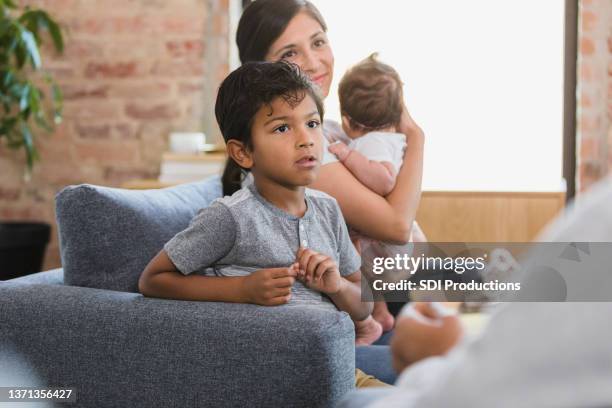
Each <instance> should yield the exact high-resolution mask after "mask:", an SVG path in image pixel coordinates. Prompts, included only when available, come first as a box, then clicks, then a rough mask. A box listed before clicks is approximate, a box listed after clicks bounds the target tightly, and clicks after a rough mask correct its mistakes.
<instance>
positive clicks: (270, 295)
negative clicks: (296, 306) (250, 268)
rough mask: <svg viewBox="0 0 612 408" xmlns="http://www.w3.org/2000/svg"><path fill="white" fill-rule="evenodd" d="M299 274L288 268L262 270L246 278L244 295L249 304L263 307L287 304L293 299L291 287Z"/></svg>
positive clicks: (292, 268)
mask: <svg viewBox="0 0 612 408" xmlns="http://www.w3.org/2000/svg"><path fill="white" fill-rule="evenodd" d="M296 276H297V272H296V270H295V268H294V267H293V266H291V267H288V268H269V269H260V270H258V271H255V272H253V273H252V274H250V275H248V276H245V277H244V286H243V290H244V294H245V297H246V300H247V302H249V303H255V304H258V305H263V306H277V305H282V304H285V303H287V302H288V301H289V299H290V298H291V287H292V286H293V283H294V282H295V277H296Z"/></svg>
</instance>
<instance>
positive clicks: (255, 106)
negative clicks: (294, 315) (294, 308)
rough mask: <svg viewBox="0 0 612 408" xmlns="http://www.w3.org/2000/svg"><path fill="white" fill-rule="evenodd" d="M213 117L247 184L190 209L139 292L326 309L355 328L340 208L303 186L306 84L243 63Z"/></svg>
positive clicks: (315, 138)
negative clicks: (340, 312)
mask: <svg viewBox="0 0 612 408" xmlns="http://www.w3.org/2000/svg"><path fill="white" fill-rule="evenodd" d="M215 111H216V116H217V121H218V123H219V127H220V129H221V132H222V134H223V137H224V139H225V142H226V144H227V151H228V154H229V156H230V157H231V159H232V160H233V161H234V162H235V163H236V164H237V165H238V166H240V168H242V169H244V170H247V171H250V172H251V173H252V175H253V179H254V182H253V184H251V185H249V186H248V187H245V188H243V189H241V190H239V191H238V192H236V193H235V194H233V195H232V196H228V197H224V198H221V199H217V200H215V201H214V202H213V203H212V204H211V205H210V206H208V207H206V208H203V209H202V210H200V211H199V213H198V214H197V215H196V216H195V217H194V219H193V220H192V221H191V222H190V225H189V227H188V228H187V229H185V230H184V231H182V232H180V233H178V234H177V235H176V236H175V237H174V238H172V239H171V240H170V241H169V242H167V243H166V245H164V248H163V249H162V250H161V251H160V252H159V253H158V254H157V255H156V256H155V257H154V258H153V260H152V261H151V262H150V263H149V264H148V265H147V267H146V268H145V270H144V272H143V273H142V276H141V277H140V280H139V289H140V291H141V293H143V294H144V295H146V296H155V297H163V298H172V299H185V300H202V301H221V302H243V303H256V304H260V305H270V306H271V305H281V304H286V303H290V304H306V305H312V306H315V307H331V308H333V307H334V305H335V306H336V307H338V308H339V309H340V310H343V311H346V312H347V313H348V314H349V315H350V316H351V318H352V319H353V320H355V321H361V320H364V319H366V318H367V317H369V315H370V312H371V303H367V302H362V301H361V288H360V271H359V267H360V263H361V260H360V257H359V255H358V254H357V252H356V250H355V248H354V247H353V245H352V242H351V240H350V238H349V236H348V231H347V229H346V225H345V223H344V219H343V218H342V215H341V213H340V208H339V207H338V204H337V203H336V201H335V200H334V199H333V198H332V197H330V196H328V195H327V194H325V193H322V192H318V191H314V190H309V189H306V188H305V186H306V185H308V184H310V183H312V181H314V179H315V177H316V175H317V172H318V169H319V165H320V158H321V156H322V138H323V134H322V131H321V127H320V125H321V122H322V118H323V105H322V102H321V100H320V98H319V96H318V94H317V92H316V91H315V89H314V88H313V86H312V84H311V82H310V81H309V80H308V78H307V77H305V76H304V75H302V74H301V73H300V72H299V69H298V68H297V66H295V65H291V64H288V63H284V62H278V63H247V64H244V65H243V66H241V67H240V68H238V69H237V70H236V71H234V72H232V73H231V74H230V75H229V76H228V77H227V78H226V79H225V80H224V82H223V83H222V84H221V87H220V88H219V94H218V96H217V102H216V106H215ZM196 271H197V272H199V273H198V274H193V272H196ZM296 280H297V281H296ZM322 294H324V295H326V296H323V295H322ZM330 300H331V302H333V304H332V303H331V302H330Z"/></svg>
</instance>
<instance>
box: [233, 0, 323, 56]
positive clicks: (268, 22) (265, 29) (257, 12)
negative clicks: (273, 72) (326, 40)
mask: <svg viewBox="0 0 612 408" xmlns="http://www.w3.org/2000/svg"><path fill="white" fill-rule="evenodd" d="M300 11H305V12H306V13H308V14H309V15H310V16H311V17H312V18H314V19H315V20H316V21H317V22H318V23H319V24H320V25H321V28H322V29H323V31H327V25H326V24H325V21H324V20H323V17H322V16H321V13H319V10H317V8H316V7H315V6H314V5H313V4H312V3H311V2H309V1H307V0H256V1H253V2H251V4H249V5H248V6H247V7H246V8H245V9H244V12H243V13H242V17H240V22H239V23H238V30H237V31H236V44H237V45H238V53H239V54H240V61H241V62H242V63H243V64H244V63H245V62H249V61H263V60H264V59H265V57H266V54H267V53H268V51H269V50H270V46H271V45H272V43H273V42H274V41H276V39H277V38H278V37H280V36H281V34H282V33H283V31H285V29H286V28H287V26H288V25H289V22H290V21H291V19H292V18H293V17H295V15H296V14H298V13H299V12H300Z"/></svg>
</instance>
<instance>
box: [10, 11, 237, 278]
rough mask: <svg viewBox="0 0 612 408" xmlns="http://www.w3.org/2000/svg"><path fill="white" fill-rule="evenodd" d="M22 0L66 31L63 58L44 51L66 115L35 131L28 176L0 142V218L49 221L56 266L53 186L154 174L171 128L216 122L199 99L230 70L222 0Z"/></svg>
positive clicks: (50, 260)
mask: <svg viewBox="0 0 612 408" xmlns="http://www.w3.org/2000/svg"><path fill="white" fill-rule="evenodd" d="M21 4H26V2H24V1H21ZM27 4H31V5H33V6H40V7H44V8H45V9H46V10H48V11H49V12H50V13H51V14H52V15H53V16H55V18H56V19H57V20H59V21H60V22H61V23H62V25H63V26H64V27H66V28H67V31H66V37H65V41H66V50H65V53H64V55H63V56H61V57H55V56H54V55H52V54H51V53H49V52H45V53H44V54H43V61H44V66H45V67H46V68H47V69H48V70H49V71H51V72H52V73H53V75H54V76H55V78H56V80H57V81H58V82H59V84H60V85H61V87H62V89H63V92H64V96H65V105H64V117H65V120H64V122H63V123H62V124H61V125H60V126H59V127H58V128H57V131H56V132H55V133H54V134H53V135H40V136H39V137H38V138H37V141H38V146H39V149H40V154H41V158H42V160H41V162H39V163H38V165H37V166H36V168H35V171H34V173H33V177H32V180H31V182H29V183H25V182H24V181H23V177H22V175H23V165H24V162H25V159H24V158H23V157H22V156H23V152H19V153H18V154H15V152H13V151H9V150H8V149H6V148H5V147H3V146H0V174H1V177H2V181H1V183H0V220H15V219H20V220H44V221H47V222H49V223H51V224H52V225H53V230H52V241H51V243H50V245H49V247H48V249H47V255H46V258H45V268H46V269H48V268H53V267H57V266H59V265H60V259H59V250H58V242H57V230H56V227H55V222H54V219H55V214H54V196H55V194H56V193H57V192H58V191H59V190H61V189H62V188H63V187H64V186H66V185H69V184H79V183H92V184H100V185H107V186H119V185H120V184H121V183H122V182H124V181H126V180H129V179H133V178H151V177H157V175H158V172H159V164H160V157H161V153H162V152H163V151H164V150H166V147H167V135H168V133H169V132H171V131H183V130H184V131H195V130H202V129H203V128H204V129H206V130H207V131H208V132H210V129H214V128H215V127H214V126H213V127H211V125H210V121H211V119H212V118H214V117H213V116H211V113H212V110H211V107H210V106H206V104H205V103H204V101H206V100H210V97H205V96H207V95H210V94H211V92H212V91H213V90H214V89H215V88H216V86H217V85H218V83H219V81H220V80H221V79H222V78H223V77H224V76H225V75H226V74H227V71H228V57H227V54H228V51H227V50H228V41H229V36H228V34H227V31H228V21H227V20H228V0H103V1H94V0H32V1H28V2H27ZM212 120H214V119H212ZM204 122H206V123H207V125H205V126H203V123H204Z"/></svg>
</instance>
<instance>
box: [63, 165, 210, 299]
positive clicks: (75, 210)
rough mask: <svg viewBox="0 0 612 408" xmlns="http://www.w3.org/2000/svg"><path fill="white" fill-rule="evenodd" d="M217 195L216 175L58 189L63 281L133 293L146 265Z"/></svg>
mask: <svg viewBox="0 0 612 408" xmlns="http://www.w3.org/2000/svg"><path fill="white" fill-rule="evenodd" d="M221 191H222V190H221V181H220V178H219V177H218V176H214V177H211V178H208V179H206V180H203V181H199V182H194V183H188V184H182V185H178V186H174V187H168V188H164V189H159V190H125V189H118V188H109V187H101V186H94V185H91V184H81V185H77V186H69V187H66V188H64V189H63V190H62V191H60V192H59V193H58V194H57V196H56V197H55V210H56V217H57V225H58V232H59V242H60V251H61V258H62V266H63V268H64V283H65V284H66V285H73V286H86V287H91V288H100V289H110V290H117V291H124V292H137V291H138V278H139V277H140V274H141V272H142V271H143V270H144V268H145V266H146V265H147V264H148V263H149V261H150V260H151V259H152V258H153V257H154V256H155V255H156V254H157V253H158V252H159V250H160V249H162V247H163V245H164V244H165V243H166V242H167V241H169V240H170V239H171V238H172V237H173V236H174V235H175V234H177V233H178V232H180V231H182V230H183V229H185V228H186V227H187V226H188V225H189V221H191V219H192V218H193V216H194V215H195V214H196V213H197V211H198V210H199V209H200V208H203V207H206V206H207V205H209V204H210V203H211V202H212V201H213V200H214V199H215V198H218V197H221V195H222V193H221Z"/></svg>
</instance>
